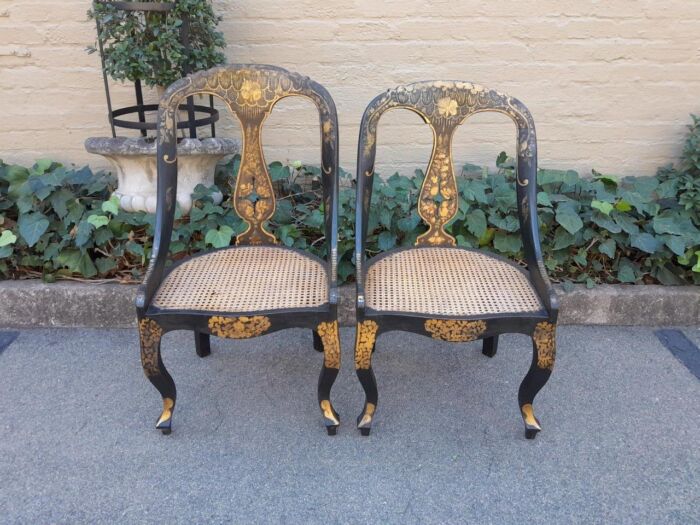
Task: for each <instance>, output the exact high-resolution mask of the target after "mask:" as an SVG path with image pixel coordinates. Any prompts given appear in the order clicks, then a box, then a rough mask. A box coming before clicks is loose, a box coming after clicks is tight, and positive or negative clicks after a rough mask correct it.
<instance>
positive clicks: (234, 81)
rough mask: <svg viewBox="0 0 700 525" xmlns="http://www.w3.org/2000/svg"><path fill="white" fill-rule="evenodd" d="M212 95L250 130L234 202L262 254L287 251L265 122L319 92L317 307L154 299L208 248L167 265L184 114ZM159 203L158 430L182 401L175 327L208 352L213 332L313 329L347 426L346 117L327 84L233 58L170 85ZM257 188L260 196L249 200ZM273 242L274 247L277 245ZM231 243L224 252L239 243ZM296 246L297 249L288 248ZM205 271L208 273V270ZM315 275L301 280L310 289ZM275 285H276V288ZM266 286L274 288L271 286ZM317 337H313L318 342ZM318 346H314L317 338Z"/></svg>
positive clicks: (143, 297)
mask: <svg viewBox="0 0 700 525" xmlns="http://www.w3.org/2000/svg"><path fill="white" fill-rule="evenodd" d="M199 94H205V95H210V96H217V97H220V98H222V99H223V100H224V101H225V102H226V104H227V106H228V107H229V108H230V109H231V111H232V112H233V113H234V114H235V115H236V117H238V120H239V121H240V123H241V127H242V128H243V138H244V145H243V156H242V160H241V165H240V168H239V175H238V178H237V181H236V189H235V191H234V196H233V200H234V207H235V209H236V211H237V212H238V213H239V215H240V216H241V218H242V219H243V220H244V221H245V223H246V224H247V226H248V228H247V229H246V230H245V231H244V232H242V233H241V234H240V235H239V236H238V237H237V239H236V241H237V245H239V246H245V245H257V246H260V247H261V251H262V255H261V257H264V254H265V253H269V250H280V249H282V248H281V247H279V246H277V239H276V238H275V237H274V235H272V234H271V233H270V232H269V231H267V229H266V223H267V221H268V220H269V218H270V217H271V216H272V213H273V212H274V206H275V197H274V194H273V191H272V183H271V180H270V177H269V174H268V173H267V168H266V163H265V162H264V157H263V155H262V145H261V144H260V137H261V131H262V125H263V123H264V121H265V119H266V118H267V116H268V115H269V114H270V112H271V111H272V109H273V107H274V106H275V104H276V103H277V102H278V101H279V100H281V99H282V98H285V97H290V96H302V97H306V98H308V99H311V101H312V102H314V104H315V105H316V108H317V109H318V111H319V117H320V131H321V133H320V134H321V164H322V171H323V175H322V184H323V195H324V213H325V230H326V243H327V253H328V257H327V260H325V261H323V260H321V259H318V258H317V257H314V256H312V255H309V254H304V255H303V256H304V257H308V258H309V260H310V261H313V262H314V264H319V265H321V267H322V268H323V269H324V270H325V274H326V277H327V279H326V285H325V286H326V287H327V294H326V295H325V297H327V300H326V301H325V302H323V304H320V305H317V306H314V307H299V308H278V309H274V308H272V309H266V310H256V311H214V310H211V309H208V310H203V309H199V310H182V309H171V308H168V307H167V306H166V307H164V306H162V305H160V306H158V305H156V304H154V299H155V298H156V297H157V294H158V291H159V288H160V287H161V285H162V284H163V282H164V280H165V279H166V278H167V277H168V275H170V273H171V272H173V271H174V270H175V269H176V268H178V267H179V266H180V265H182V264H183V263H185V262H186V261H192V260H193V259H195V258H196V257H202V256H204V255H210V254H211V253H212V252H208V253H207V254H200V255H197V256H193V257H191V258H188V259H186V260H185V261H178V262H177V263H176V264H173V265H171V266H170V267H168V268H166V262H167V260H168V248H169V244H170V238H171V234H172V230H173V221H174V213H175V195H176V192H177V146H176V140H177V139H176V129H177V118H178V112H179V108H180V106H181V104H182V103H183V101H185V100H186V99H187V98H188V97H192V96H194V95H199ZM157 156H158V205H157V210H156V223H155V237H154V241H153V251H152V254H151V260H150V263H149V266H148V271H147V273H146V277H145V279H144V282H143V284H142V285H141V286H140V287H139V289H138V293H137V297H136V309H137V316H138V319H139V334H140V340H141V356H142V362H143V367H144V371H145V373H146V376H147V377H148V378H149V380H150V381H151V383H153V385H154V386H155V387H156V389H157V390H158V391H159V392H160V394H161V397H162V398H163V411H162V413H161V416H160V418H159V419H158V423H157V425H156V426H157V428H159V429H161V430H162V431H163V432H164V433H169V432H170V428H171V421H172V414H173V410H174V407H175V400H176V392H175V384H174V382H173V380H172V378H171V376H170V375H169V374H168V372H167V370H166V369H165V366H164V364H163V361H162V359H161V355H160V340H161V337H162V336H163V334H165V333H166V332H168V331H171V330H183V329H184V330H192V331H193V333H194V338H195V348H196V351H197V354H198V355H199V356H200V357H206V356H207V355H209V353H210V351H211V350H210V342H209V339H210V335H215V336H219V337H224V338H234V339H246V338H250V337H256V336H259V335H263V334H269V333H272V332H275V331H277V330H283V329H285V328H291V327H302V328H308V329H310V330H311V331H313V334H314V344H313V346H314V348H316V349H317V350H319V351H321V352H323V356H324V363H323V367H322V369H321V373H320V377H319V381H318V402H319V408H320V409H321V413H322V416H323V420H324V423H325V426H326V428H327V430H328V433H329V434H331V435H332V434H335V433H336V429H337V427H338V424H339V418H338V414H337V412H336V411H335V410H334V408H333V406H332V404H331V402H330V391H331V387H332V385H333V382H334V381H335V378H336V376H337V374H338V369H339V367H340V339H339V334H338V322H337V304H338V287H337V271H336V269H337V260H336V259H337V221H338V218H337V215H338V209H337V208H338V119H337V115H336V110H335V104H334V102H333V99H332V98H331V96H330V95H329V94H328V92H327V91H326V90H325V89H324V88H323V87H322V86H321V85H320V84H318V83H316V82H314V81H313V80H311V79H309V78H308V77H304V76H301V75H298V74H296V73H291V72H288V71H286V70H284V69H281V68H277V67H273V66H263V65H233V66H230V67H223V68H215V69H212V70H209V71H205V72H201V73H196V74H193V75H190V76H188V77H186V78H184V79H182V80H179V81H177V82H175V83H174V84H173V85H171V86H170V87H169V88H168V90H167V91H166V92H165V94H164V96H163V98H162V99H161V102H160V105H159V110H158V151H157ZM251 194H255V198H254V199H250V198H249V197H250V196H251ZM268 247H269V250H268ZM237 249H239V248H238V247H229V248H225V249H224V250H237ZM289 251H290V252H292V251H294V250H291V249H289ZM298 255H301V254H298ZM205 277H206V276H205ZM307 285H308V283H306V282H299V283H298V286H299V287H301V289H304V287H305V286H307ZM269 292H273V290H270V291H269ZM262 293H265V292H264V291H263V292H262ZM310 342H311V341H310ZM309 346H311V345H309Z"/></svg>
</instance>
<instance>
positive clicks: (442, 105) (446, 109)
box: [437, 97, 457, 117]
mask: <svg viewBox="0 0 700 525" xmlns="http://www.w3.org/2000/svg"><path fill="white" fill-rule="evenodd" d="M437 105H438V113H439V114H440V115H441V116H443V117H454V116H455V115H456V114H457V101H456V100H453V99H451V98H450V97H444V98H441V99H440V100H438V102H437Z"/></svg>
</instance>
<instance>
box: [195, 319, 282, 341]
mask: <svg viewBox="0 0 700 525" xmlns="http://www.w3.org/2000/svg"><path fill="white" fill-rule="evenodd" d="M270 326H271V323H270V319H269V318H268V317H265V316H264V315H253V316H242V317H223V316H219V315H215V316H213V317H210V318H209V330H211V333H212V334H213V335H216V336H218V337H226V338H228V339H248V338H249V337H255V336H258V335H260V334H263V333H265V332H266V331H267V330H268V329H269V328H270Z"/></svg>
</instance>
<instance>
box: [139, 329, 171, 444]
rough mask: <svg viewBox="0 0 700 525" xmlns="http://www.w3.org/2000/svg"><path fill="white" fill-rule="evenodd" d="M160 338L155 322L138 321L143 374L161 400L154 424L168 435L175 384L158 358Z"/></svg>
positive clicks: (160, 331)
mask: <svg viewBox="0 0 700 525" xmlns="http://www.w3.org/2000/svg"><path fill="white" fill-rule="evenodd" d="M162 336H163V329H162V328H161V327H160V326H159V325H158V323H157V322H156V321H154V320H153V319H148V318H144V319H140V320H139V340H140V343H141V365H142V366H143V372H144V373H145V374H146V377H147V378H148V380H149V381H150V382H151V383H152V384H153V386H154V387H156V390H158V392H160V395H161V397H162V398H163V411H162V412H161V414H160V417H159V418H158V421H157V422H156V428H157V429H158V430H160V431H161V432H162V433H163V434H170V431H171V429H172V420H173V411H174V410H175V400H176V398H177V393H176V391H175V382H174V381H173V378H172V377H171V376H170V374H169V373H168V371H167V370H166V368H165V365H164V364H163V360H162V358H161V356H160V340H161V337H162Z"/></svg>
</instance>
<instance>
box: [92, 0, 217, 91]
mask: <svg viewBox="0 0 700 525" xmlns="http://www.w3.org/2000/svg"><path fill="white" fill-rule="evenodd" d="M88 16H89V17H90V18H93V19H96V20H97V21H98V22H99V24H100V37H101V38H102V41H103V46H104V61H105V62H104V67H105V71H106V72H107V74H108V75H109V76H110V77H112V78H113V79H114V80H117V81H123V80H130V81H132V82H133V81H135V80H141V81H143V82H145V83H146V85H148V86H168V85H169V84H171V83H172V82H175V81H176V80H178V79H179V78H182V77H183V76H185V71H186V70H187V71H190V72H191V71H201V70H204V69H209V68H211V67H214V66H219V65H221V64H224V63H225V61H226V60H225V57H224V54H223V53H222V51H221V50H222V49H223V48H224V47H225V46H226V42H225V40H224V36H223V34H222V33H221V32H220V31H217V30H216V26H217V24H218V23H219V21H220V20H221V18H220V17H218V16H217V15H216V14H215V13H214V10H213V8H212V5H211V2H210V0H178V1H177V2H176V4H175V7H174V8H173V10H172V11H170V12H168V13H167V14H164V13H160V12H155V11H152V12H145V13H144V12H142V11H125V10H122V9H117V8H116V7H115V6H114V5H111V4H110V2H105V1H97V2H93V7H92V9H91V10H90V11H88ZM185 16H187V17H188V19H189V23H190V28H189V49H185V47H184V46H183V45H182V41H181V38H180V29H181V27H182V24H183V18H184V17H185ZM96 50H97V49H96V47H90V48H88V52H90V53H94V52H95V51H96Z"/></svg>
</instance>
